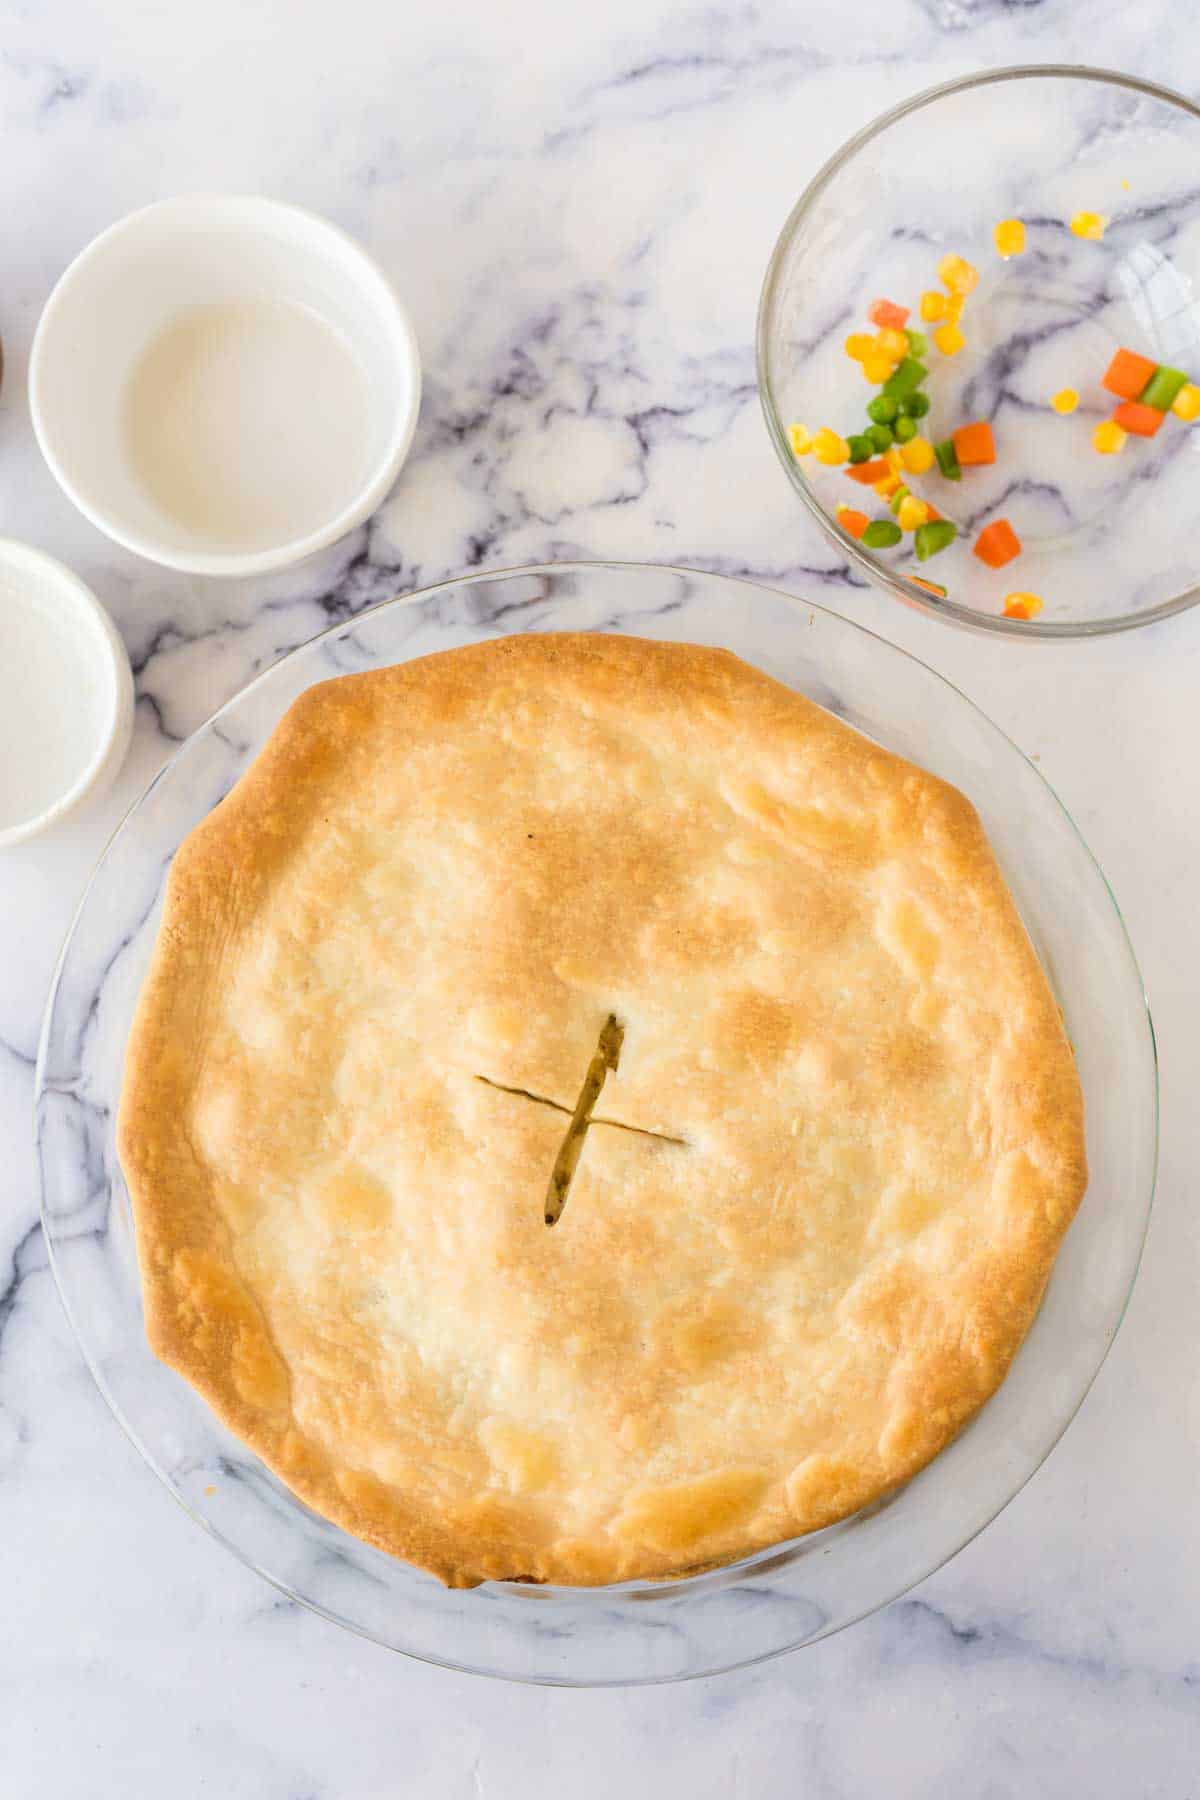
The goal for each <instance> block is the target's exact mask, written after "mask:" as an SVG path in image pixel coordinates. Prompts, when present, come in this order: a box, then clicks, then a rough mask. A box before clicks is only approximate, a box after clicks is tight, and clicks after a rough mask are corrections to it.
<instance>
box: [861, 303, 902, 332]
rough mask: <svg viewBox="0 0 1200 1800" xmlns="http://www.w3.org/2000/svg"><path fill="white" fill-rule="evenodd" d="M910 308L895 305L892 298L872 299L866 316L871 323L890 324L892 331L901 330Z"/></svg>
mask: <svg viewBox="0 0 1200 1800" xmlns="http://www.w3.org/2000/svg"><path fill="white" fill-rule="evenodd" d="M910 310H911V309H910V308H909V307H907V306H897V305H896V302H895V301H894V300H873V301H872V302H871V304H870V306H869V307H868V309H867V317H868V319H870V321H871V323H872V325H883V326H890V327H891V329H892V330H893V331H903V330H904V327H905V326H906V325H907V324H908V315H909V312H910Z"/></svg>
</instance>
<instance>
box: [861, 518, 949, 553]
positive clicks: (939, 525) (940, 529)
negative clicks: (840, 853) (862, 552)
mask: <svg viewBox="0 0 1200 1800" xmlns="http://www.w3.org/2000/svg"><path fill="white" fill-rule="evenodd" d="M868 529H869V527H868ZM957 536H958V526H957V525H952V524H951V523H950V521H949V519H929V520H928V521H927V522H926V523H925V524H924V525H918V526H917V529H916V533H915V535H914V538H913V544H914V547H915V549H916V552H917V561H918V562H928V561H929V558H930V557H931V556H936V555H937V554H938V551H939V550H944V549H945V548H946V546H947V545H948V544H952V543H953V542H954V540H955V538H956V537H957Z"/></svg>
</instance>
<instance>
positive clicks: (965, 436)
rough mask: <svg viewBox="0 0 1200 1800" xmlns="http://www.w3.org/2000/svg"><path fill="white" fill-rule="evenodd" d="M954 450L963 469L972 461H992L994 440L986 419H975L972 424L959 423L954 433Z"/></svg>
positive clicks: (993, 458) (993, 459) (994, 450)
mask: <svg viewBox="0 0 1200 1800" xmlns="http://www.w3.org/2000/svg"><path fill="white" fill-rule="evenodd" d="M954 450H955V454H956V455H957V457H958V460H959V462H960V463H961V464H962V466H963V468H964V469H965V468H967V467H968V466H969V465H970V464H972V463H994V462H995V460H996V440H995V438H994V437H993V436H992V428H991V426H990V425H989V424H988V422H987V420H986V419H977V420H976V422H975V424H974V425H960V426H959V428H958V430H957V431H956V432H955V433H954Z"/></svg>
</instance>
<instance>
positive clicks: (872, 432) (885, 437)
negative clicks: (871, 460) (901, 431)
mask: <svg viewBox="0 0 1200 1800" xmlns="http://www.w3.org/2000/svg"><path fill="white" fill-rule="evenodd" d="M865 435H866V437H867V438H868V440H869V441H870V444H871V448H872V449H873V450H879V451H881V452H882V451H884V450H890V449H891V447H892V428H891V426H890V425H868V427H867V430H866V433H865Z"/></svg>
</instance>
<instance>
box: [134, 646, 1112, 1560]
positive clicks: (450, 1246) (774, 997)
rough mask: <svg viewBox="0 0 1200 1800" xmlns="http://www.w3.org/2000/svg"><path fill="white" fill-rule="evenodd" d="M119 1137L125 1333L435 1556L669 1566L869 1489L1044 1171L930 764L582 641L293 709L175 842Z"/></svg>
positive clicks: (909, 1439) (996, 875)
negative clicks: (133, 1326) (130, 1225)
mask: <svg viewBox="0 0 1200 1800" xmlns="http://www.w3.org/2000/svg"><path fill="white" fill-rule="evenodd" d="M119 1147H120V1156H121V1161H122V1165H123V1168H124V1171H125V1174H126V1177H127V1180H128V1185H129V1190H130V1194H131V1197H132V1202H133V1209H134V1215H135V1220H136V1228H137V1241H138V1252H139V1260H140V1266H141V1272H142V1283H143V1290H144V1296H145V1310H146V1329H147V1332H148V1335H149V1338H150V1342H151V1345H152V1347H153V1349H154V1350H155V1352H156V1353H157V1355H158V1356H159V1357H160V1358H162V1359H163V1360H164V1361H165V1362H166V1363H168V1364H170V1365H171V1366H172V1367H173V1368H175V1369H176V1370H178V1371H179V1373H180V1374H182V1375H184V1376H185V1377H186V1378H187V1379H188V1381H190V1382H191V1383H192V1385H193V1386H194V1387H195V1388H196V1389H197V1390H198V1391H199V1392H200V1394H202V1395H203V1396H204V1398H205V1399H206V1400H207V1401H208V1402H209V1404H210V1405H211V1406H212V1407H213V1408H214V1410H215V1411H216V1412H217V1413H218V1415H219V1416H220V1417H221V1419H222V1420H223V1421H224V1422H225V1424H226V1425H227V1426H229V1428H230V1429H231V1430H233V1431H234V1432H235V1433H237V1435H238V1436H239V1437H240V1438H242V1439H243V1440H244V1441H245V1442H246V1443H247V1444H248V1445H249V1446H251V1448H252V1449H253V1450H254V1451H255V1452H256V1453H257V1454H258V1455H259V1456H260V1457H261V1458H262V1459H263V1461H264V1462H266V1463H267V1464H268V1465H269V1466H270V1467H271V1468H272V1469H273V1470H274V1471H275V1472H276V1473H277V1474H278V1475H279V1476H280V1477H281V1478H282V1480H283V1481H284V1482H286V1483H287V1485H288V1486H289V1487H290V1488H291V1489H292V1490H293V1491H294V1492H295V1493H296V1494H297V1495H298V1496H299V1497H300V1498H301V1499H302V1500H304V1501H305V1502H306V1503H307V1504H308V1505H310V1506H312V1507H314V1508H315V1509H317V1511H319V1512H320V1513H322V1514H324V1515H325V1516H326V1517H328V1518H330V1519H332V1520H335V1521H336V1522H337V1523H338V1524H339V1525H341V1526H343V1527H344V1528H345V1529H346V1530H348V1531H350V1532H353V1533H354V1534H355V1535H357V1536H358V1537H360V1538H363V1539H365V1540H367V1541H368V1542H370V1543H372V1544H374V1545H377V1546H378V1547H380V1548H381V1549H383V1550H386V1551H390V1552H391V1553H393V1554H394V1555H397V1556H400V1557H403V1558H406V1559H408V1560H409V1561H410V1562H412V1563H415V1564H418V1565H420V1566H421V1567H423V1568H425V1569H427V1570H431V1571H432V1572H433V1573H434V1574H436V1575H438V1576H439V1577H440V1578H441V1579H442V1580H443V1581H446V1582H449V1583H452V1584H455V1585H470V1584H472V1583H475V1582H479V1581H482V1580H485V1579H488V1578H505V1577H509V1578H525V1579H532V1580H538V1581H551V1582H562V1583H573V1584H596V1583H603V1582H611V1581H617V1580H622V1579H627V1578H633V1577H638V1578H641V1577H655V1576H669V1575H678V1574H682V1573H684V1572H686V1571H689V1570H693V1569H696V1568H700V1567H704V1566H708V1565H712V1564H714V1563H718V1562H721V1561H725V1560H729V1559H732V1558H736V1557H740V1556H743V1555H746V1554H748V1553H750V1552H752V1551H754V1550H757V1549H759V1548H762V1547H764V1546H767V1545H771V1544H775V1543H778V1542H779V1541H781V1540H784V1539H787V1538H791V1537H794V1536H797V1535H799V1534H801V1533H804V1532H809V1531H812V1530H815V1529H816V1528H818V1527H820V1526H824V1525H828V1524H830V1523H832V1522H833V1521H835V1520H837V1519H840V1518H842V1517H844V1516H846V1515H847V1514H849V1513H852V1512H854V1511H855V1510H857V1509H858V1508H860V1507H862V1506H864V1505H866V1504H867V1503H869V1502H870V1501H872V1500H875V1499H876V1498H878V1497H879V1496H881V1495H882V1494H884V1493H885V1492H886V1491H887V1490H888V1489H889V1488H891V1487H893V1486H895V1485H896V1484H898V1483H900V1482H903V1481H904V1480H906V1479H907V1478H908V1477H909V1476H911V1475H913V1474H914V1473H915V1472H916V1471H917V1470H918V1469H920V1468H921V1467H922V1466H923V1465H924V1464H926V1463H927V1462H928V1461H929V1460H930V1458H931V1457H933V1456H935V1455H936V1454H937V1452H938V1451H939V1450H940V1449H942V1447H943V1446H944V1445H945V1444H946V1443H947V1442H948V1440H949V1439H951V1438H952V1437H953V1436H954V1435H955V1433H956V1432H958V1431H959V1430H960V1428H961V1427H962V1426H963V1425H964V1424H965V1423H966V1421H967V1420H968V1419H969V1418H970V1417H971V1415H972V1414H973V1413H974V1412H975V1411H976V1410H977V1409H978V1408H979V1407H980V1406H981V1405H982V1403H983V1402H984V1401H985V1400H986V1399H987V1398H988V1396H989V1395H990V1394H991V1393H992V1392H993V1391H994V1389H995V1388H996V1387H997V1385H998V1384H999V1383H1000V1381H1001V1380H1002V1379H1003V1377H1004V1374H1005V1371H1006V1370H1007V1368H1008V1365H1009V1363H1010V1361H1011V1359H1012V1357H1013V1355H1014V1353H1015V1351H1016V1350H1017V1347H1018V1346H1019V1344H1020V1342H1021V1340H1022V1338H1023V1336H1024V1334H1025V1332H1026V1330H1027V1329H1028V1327H1029V1324H1030V1322H1031V1320H1032V1319H1033V1316H1034V1313H1035V1311H1036V1309H1037V1306H1038V1302H1039V1299H1040V1297H1041V1294H1042V1291H1043V1288H1044V1286H1045V1283H1046V1279H1047V1276H1048V1275H1049V1272H1050V1267H1051V1263H1052V1261H1053V1259H1054V1255H1055V1252H1056V1249H1057V1247H1058V1245H1059V1243H1060V1241H1061V1239H1062V1236H1063V1233H1064V1232H1065V1230H1066V1228H1067V1226H1068V1224H1069V1222H1070V1220H1071V1217H1072V1215H1073V1213H1074V1211H1075V1209H1076V1206H1077V1205H1078V1203H1079V1200H1080V1197H1081V1195H1082V1192H1083V1188H1084V1184H1085V1178H1086V1177H1085V1159H1084V1138H1083V1109H1082V1097H1081V1092H1080V1085H1079V1080H1078V1077H1077V1074H1076V1070H1075V1065H1074V1060H1073V1057H1072V1053H1071V1049H1070V1045H1069V1044H1068V1041H1067V1038H1066V1035H1065V1033H1064V1029H1063V1025H1062V1022H1061V1018H1060V1015H1059V1010H1058V1007H1057V1005H1056V1004H1055V1001H1054V998H1053V996H1052V994H1051V992H1050V989H1049V987H1048V984H1047V982H1046V979H1045V977H1044V975H1043V973H1042V970H1041V967H1040V965H1039V963H1038V960H1037V957H1036V955H1035V953H1034V951H1033V949H1032V947H1031V945H1030V943H1029V940H1028V938H1027V936H1026V934H1025V931H1024V929H1023V927H1022V925H1021V922H1020V919H1019V917H1018V915H1017V911H1016V908H1015V906H1014V903H1013V901H1012V899H1011V897H1010V895H1009V893H1008V890H1007V888H1006V886H1005V883H1004V880H1003V877H1002V876H1001V874H1000V871H999V869H998V867H997V865H996V862H995V860H994V858H993V855H992V852H991V850H990V848H989V845H988V842H987V840H986V838H985V836H984V833H983V830H982V828H981V826H980V823H979V820H978V819H977V817H976V815H975V813H974V811H973V810H972V808H971V806H970V804H969V803H968V802H967V800H965V799H964V798H963V796H962V795H961V794H960V793H958V792H957V791H956V790H955V789H953V788H951V787H948V786H947V785H946V784H945V783H944V782H942V781H940V780H937V779H936V778H935V777H933V776H932V775H929V774H927V773H925V772H924V771H923V770H921V769H919V768H916V767H914V766H913V765H911V764H910V763H907V762H905V761H903V760H901V759H900V758H898V757H896V756H894V755H891V754H889V753H888V752H887V751H885V750H883V749H881V748H879V747H878V746H877V745H876V744H874V743H872V742H870V741H869V740H868V739H866V738H864V737H862V736H860V735H859V734H858V733H857V732H855V731H853V730H851V729H850V728H849V727H847V726H846V725H844V724H842V723H841V722H840V721H838V720H837V719H835V718H833V717H832V716H831V715H830V714H829V713H827V712H824V711H822V710H821V709H820V708H818V707H817V706H815V705H813V704H811V703H810V702H809V701H807V700H805V699H804V698H802V697H801V696H799V695H798V694H796V693H794V692H792V691H791V690H790V689H789V688H786V687H784V686H782V685H780V684H778V683H777V682H775V681H773V680H771V679H769V678H768V677H767V676H765V675H763V674H761V673H759V672H758V671H757V670H755V669H753V668H751V667H749V666H748V665H746V664H745V663H743V662H740V661H739V660H738V659H737V658H736V657H734V656H732V655H729V654H728V653H726V652H723V651H719V650H712V649H706V648H701V647H697V646H691V645H679V644H666V643H659V642H643V641H639V640H636V639H633V638H627V637H610V636H604V635H599V634H597V635H590V634H583V635H549V636H528V637H509V638H503V639H500V640H496V641H493V642H488V643H483V644H477V645H473V646H471V647H469V648H465V649H461V650H455V651H451V652H449V653H445V654H441V655H436V656H430V657H426V658H423V659H421V660H418V661H413V662H408V663H404V664H401V665H399V666H397V667H394V668H387V669H381V670H377V671H372V672H369V673H366V674H361V675H348V676H343V677H340V678H338V679H335V680H332V681H328V682H325V683H324V684H322V685H320V686H317V687H314V688H312V689H310V690H309V691H308V692H307V693H306V694H304V695H303V697H302V698H301V699H300V700H298V701H297V702H296V703H295V705H294V706H293V707H292V708H291V710H290V711H289V712H288V713H287V715H286V716H285V717H284V719H283V720H282V721H281V723H280V724H279V726H278V727H277V729H276V730H275V732H274V734H273V735H272V737H271V739H270V741H269V742H268V744H267V745H266V748H265V749H264V750H263V751H262V753H261V755H260V756H259V757H258V759H257V761H256V762H255V763H254V764H253V766H252V767H251V768H250V770H249V771H248V772H247V774H246V775H244V776H243V778H242V779H241V781H239V783H238V784H237V786H236V787H235V788H234V790H233V791H232V793H230V794H229V796H228V797H227V798H226V799H225V800H224V801H222V803H221V804H220V805H219V806H218V807H217V808H216V810H215V811H214V812H213V813H211V814H210V815H209V817H208V818H206V819H205V820H204V821H203V822H202V823H201V824H200V825H199V826H198V827H197V828H196V829H195V830H194V831H193V832H192V833H191V835H190V836H189V837H188V839H187V840H186V842H185V843H184V844H183V846H182V847H181V849H180V850H179V853H178V855H177V856H176V858H175V861H174V865H173V868H172V870H171V874H170V879H169V884H168V890H167V897H166V904H165V911H164V916H163V920H162V925H161V929H160V933H159V938H158V942H157V946H156V949H155V953H154V957H153V961H152V965H151V968H150V972H149V974H148V976H147V979H146V983H145V987H144V990H143V992H142V995H141V999H140V1002H139V1006H138V1010H137V1015H136V1019H135V1023H134V1027H133V1031H132V1035H131V1038H130V1042H129V1047H128V1052H127V1059H126V1070H125V1083H124V1090H123V1095H122V1101H121V1109H120V1118H119Z"/></svg>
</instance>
